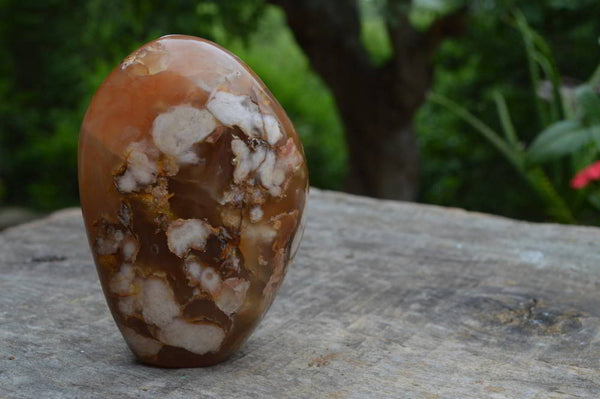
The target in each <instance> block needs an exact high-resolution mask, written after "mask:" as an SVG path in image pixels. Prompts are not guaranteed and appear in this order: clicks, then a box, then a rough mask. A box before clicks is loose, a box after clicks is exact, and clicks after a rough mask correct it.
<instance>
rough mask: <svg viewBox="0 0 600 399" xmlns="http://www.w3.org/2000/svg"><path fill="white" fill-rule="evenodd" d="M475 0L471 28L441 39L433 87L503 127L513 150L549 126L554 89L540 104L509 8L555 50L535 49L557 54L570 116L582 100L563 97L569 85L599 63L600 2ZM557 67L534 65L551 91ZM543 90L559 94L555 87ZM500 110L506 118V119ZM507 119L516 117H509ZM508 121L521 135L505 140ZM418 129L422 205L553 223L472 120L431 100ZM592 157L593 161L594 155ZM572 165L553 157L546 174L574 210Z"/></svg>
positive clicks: (494, 126)
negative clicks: (469, 122)
mask: <svg viewBox="0 0 600 399" xmlns="http://www.w3.org/2000/svg"><path fill="white" fill-rule="evenodd" d="M559 3H560V4H559ZM468 4H470V9H471V17H470V19H469V23H468V25H467V27H468V30H467V32H466V33H465V35H464V36H462V37H460V38H458V39H456V40H447V41H446V42H444V43H443V44H442V47H441V48H440V50H439V51H438V53H437V55H436V63H435V65H436V69H435V84H434V87H433V89H432V91H433V92H435V93H437V94H441V95H443V96H444V97H446V98H452V99H453V100H454V101H455V102H456V103H458V104H460V106H461V107H463V108H464V109H468V110H469V111H470V112H471V113H473V114H476V115H477V116H478V119H479V120H481V121H486V125H487V126H488V127H489V128H490V129H491V130H493V131H494V132H501V133H500V134H499V137H504V139H505V140H506V141H507V142H508V143H510V146H511V148H525V143H531V142H532V141H533V139H534V138H535V137H536V135H537V133H538V132H540V131H541V130H543V129H544V128H545V127H546V126H545V125H543V124H542V123H541V122H540V118H538V117H537V115H538V108H539V107H544V109H545V110H547V111H545V113H546V114H548V115H549V116H550V117H552V115H553V111H552V108H551V107H555V109H556V107H557V105H556V104H551V103H550V102H549V101H548V99H552V97H554V96H555V94H548V93H545V94H544V98H546V99H545V100H541V105H540V104H538V100H539V99H540V98H539V96H538V95H537V94H538V93H536V91H535V90H532V85H531V79H532V77H531V71H530V69H529V68H528V66H527V65H528V64H527V57H528V53H527V51H526V49H525V48H526V47H525V45H524V40H523V35H522V33H521V32H520V31H519V28H518V26H517V24H516V21H515V20H514V18H511V16H510V11H512V10H514V9H515V6H518V7H519V8H520V9H521V10H522V12H523V14H524V16H525V18H526V20H527V21H528V22H529V23H530V24H531V25H532V26H533V28H534V29H535V31H537V32H539V35H535V34H534V39H535V36H539V37H544V38H545V39H546V42H547V47H548V48H549V49H550V50H551V51H550V52H548V51H547V49H544V48H543V45H542V46H541V47H536V52H537V53H538V55H539V54H540V53H541V54H553V55H554V56H555V57H556V58H555V65H556V69H557V70H560V71H561V73H562V76H561V77H560V79H561V81H562V82H561V83H562V84H563V87H562V88H561V94H562V97H563V100H564V101H563V105H562V106H561V108H562V109H563V112H564V114H565V115H567V116H568V114H569V112H572V110H571V109H570V108H572V107H570V104H571V103H574V102H575V100H573V99H572V98H570V97H569V96H567V95H566V94H565V92H564V88H565V87H571V86H573V84H574V83H575V84H578V83H580V82H582V81H585V80H586V79H587V78H588V77H589V76H590V74H592V72H593V71H594V68H595V67H596V66H597V65H598V62H599V61H600V60H599V52H598V37H599V36H600V24H598V23H597V18H595V17H592V15H599V14H600V3H598V2H595V1H583V0H582V1H578V0H576V1H573V2H570V1H565V2H562V3H561V2H552V3H550V2H546V1H541V0H535V1H523V0H514V1H488V2H470V3H468ZM535 40H537V39H535ZM535 40H534V41H535ZM534 45H536V46H537V44H536V43H534ZM552 69H553V68H547V67H546V68H539V67H538V69H536V73H538V72H539V74H540V79H541V80H542V81H545V82H544V84H543V85H542V86H543V87H546V88H547V87H548V86H549V85H548V84H549V83H550V82H552V78H550V77H548V76H546V74H547V73H548V71H549V70H552ZM565 85H566V86H565ZM546 91H550V92H551V93H552V92H553V91H554V90H553V88H552V87H551V83H550V88H549V89H546ZM571 91H572V90H571ZM499 98H501V99H500V100H498V99H499ZM499 101H500V102H503V103H504V104H499ZM503 106H504V107H505V109H504V110H502V107H503ZM502 114H504V117H499V116H501V115H502ZM555 114H556V113H555ZM507 115H510V117H509V118H508V119H507V118H506V116H507ZM558 115H560V114H559V113H558ZM507 120H508V121H509V122H510V125H512V126H515V127H516V128H514V131H515V132H518V133H519V137H518V138H515V137H512V138H511V139H508V138H507V137H508V136H510V135H511V133H510V132H507V130H506V122H507ZM557 120H558V119H557ZM551 121H552V120H551ZM416 126H417V130H418V133H419V138H420V141H421V148H422V159H423V174H422V194H421V200H422V201H424V202H429V203H435V204H440V205H451V206H459V207H463V208H467V209H473V210H478V211H483V212H490V213H496V214H501V215H506V216H510V217H515V218H522V219H528V220H538V221H543V220H548V219H549V217H548V213H547V209H546V208H544V207H542V206H540V204H539V202H540V200H539V198H538V197H536V196H532V195H530V194H529V193H530V192H531V186H530V184H529V183H528V180H527V179H523V178H518V176H517V175H516V174H515V169H514V166H513V164H512V163H507V162H506V161H505V157H504V156H503V155H502V153H501V152H498V150H497V149H495V148H494V147H492V146H489V144H488V143H486V142H484V141H482V140H481V138H480V137H479V136H478V135H476V134H475V135H474V134H472V127H469V126H467V125H466V124H465V121H464V119H463V118H462V117H461V116H459V115H457V114H456V113H454V112H449V111H447V110H445V109H441V108H440V107H439V106H436V105H435V104H434V101H433V100H429V101H428V102H427V103H426V104H425V105H424V106H423V107H422V108H421V109H420V111H419V114H418V115H417V119H416ZM513 134H514V132H513ZM585 155H586V158H585V159H587V160H589V159H590V158H589V154H585ZM580 159H581V160H582V159H583V156H582V158H577V162H583V161H580ZM571 162H574V161H569V160H564V159H561V160H559V161H557V162H553V163H552V165H548V166H547V167H546V169H547V171H546V173H547V174H548V176H547V177H548V180H549V181H550V182H551V183H552V185H553V186H555V187H556V191H557V192H559V193H561V196H563V194H562V193H567V194H566V195H565V201H567V202H568V203H569V204H573V205H574V206H575V207H577V206H578V205H577V204H578V202H579V201H580V199H579V196H578V195H575V194H573V193H571V190H570V188H569V186H568V181H569V179H570V177H571V176H572V175H571V173H572V170H573V166H572V165H570V163H571ZM584 165H585V164H584ZM584 165H580V166H584ZM584 213H585V212H584V211H583V210H581V211H578V215H579V218H580V220H582V221H584V222H588V223H589V222H593V221H594V219H591V218H587V217H586V216H585V215H584Z"/></svg>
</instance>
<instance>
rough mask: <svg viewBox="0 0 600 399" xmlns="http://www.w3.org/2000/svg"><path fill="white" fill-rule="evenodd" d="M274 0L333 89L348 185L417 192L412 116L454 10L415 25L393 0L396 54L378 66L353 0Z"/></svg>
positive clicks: (378, 193) (404, 196) (411, 195)
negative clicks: (421, 27)
mask: <svg viewBox="0 0 600 399" xmlns="http://www.w3.org/2000/svg"><path fill="white" fill-rule="evenodd" d="M271 2H272V3H273V4H277V5H280V6H281V7H282V8H283V10H284V12H285V13H286V17H287V22H288V25H289V27H290V28H291V30H292V32H293V33H294V37H295V38H296V41H297V42H298V44H299V45H300V47H301V48H302V49H303V51H304V52H305V54H306V55H307V57H308V59H309V60H310V63H311V65H312V67H313V68H314V69H315V71H316V72H317V73H318V74H319V75H320V76H321V77H322V79H323V80H324V81H325V83H326V84H327V85H328V86H329V88H330V89H331V91H332V93H333V96H334V98H335V101H336V104H337V107H338V109H339V111H340V116H341V118H342V121H343V123H344V127H345V133H346V141H347V145H348V153H349V163H350V165H349V166H350V168H349V170H350V171H349V175H348V179H347V188H348V189H349V191H352V192H355V193H358V194H363V195H368V196H372V197H379V198H389V199H398V200H414V199H415V198H416V196H417V190H418V180H419V179H418V177H419V151H418V145H417V139H416V136H415V133H414V129H413V125H412V119H413V116H414V114H415V112H416V111H417V110H418V108H419V106H420V105H421V104H422V103H423V101H424V100H425V96H426V93H427V90H428V89H429V87H430V85H431V80H432V67H431V56H432V54H433V50H434V49H435V47H436V46H437V44H438V43H439V42H440V41H441V39H442V38H443V37H444V36H447V35H451V34H453V33H454V31H455V30H456V29H455V28H456V25H457V21H456V20H455V19H456V15H455V14H451V15H449V16H446V17H444V18H441V19H440V20H439V21H436V22H435V23H434V24H433V25H432V26H431V27H430V29H429V30H428V31H426V32H418V31H416V30H415V29H413V28H412V26H411V25H410V23H409V22H408V17H407V16H406V7H400V8H398V10H401V11H397V10H394V9H393V8H390V10H389V12H390V13H391V14H390V15H389V16H388V33H389V36H390V40H391V42H392V47H393V56H392V57H391V59H390V60H389V62H388V63H387V64H386V65H384V66H380V67H377V66H374V65H373V64H372V63H371V62H370V59H369V55H368V53H367V51H366V49H365V48H364V46H363V45H362V43H361V40H360V16H359V10H358V6H357V2H356V0H327V1H323V0H282V1H274V0H272V1H271ZM461 14H462V11H461ZM449 26H450V27H451V28H452V29H451V28H449Z"/></svg>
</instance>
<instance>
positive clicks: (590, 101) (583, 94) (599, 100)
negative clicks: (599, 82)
mask: <svg viewBox="0 0 600 399" xmlns="http://www.w3.org/2000/svg"><path fill="white" fill-rule="evenodd" d="M575 96H576V97H577V105H578V106H579V112H580V115H579V117H580V118H581V119H582V120H583V122H584V123H585V124H591V125H592V124H597V123H600V96H598V95H597V94H596V93H595V92H594V90H593V89H592V88H591V87H590V86H589V85H583V86H580V87H579V88H578V89H577V91H576V92H575Z"/></svg>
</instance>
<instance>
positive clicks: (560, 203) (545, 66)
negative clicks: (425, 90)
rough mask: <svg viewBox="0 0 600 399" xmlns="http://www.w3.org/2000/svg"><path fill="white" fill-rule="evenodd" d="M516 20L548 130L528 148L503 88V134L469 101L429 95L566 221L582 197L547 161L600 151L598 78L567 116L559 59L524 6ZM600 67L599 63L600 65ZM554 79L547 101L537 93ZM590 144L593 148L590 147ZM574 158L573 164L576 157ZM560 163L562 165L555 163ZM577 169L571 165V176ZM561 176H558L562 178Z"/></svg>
mask: <svg viewBox="0 0 600 399" xmlns="http://www.w3.org/2000/svg"><path fill="white" fill-rule="evenodd" d="M514 16H515V22H516V23H515V25H516V26H517V28H518V30H519V32H520V34H521V36H522V37H523V41H524V44H525V49H526V54H527V61H528V64H529V75H530V78H531V82H532V86H533V87H534V91H533V92H534V96H535V102H536V106H537V116H538V118H539V120H540V123H541V124H542V126H543V127H544V130H543V131H542V132H541V133H539V134H538V135H537V136H536V137H535V138H534V140H533V142H532V144H531V145H530V147H529V148H528V149H525V148H524V147H523V146H522V145H521V144H520V143H519V139H518V136H517V131H516V129H515V127H514V126H513V124H512V120H511V118H510V113H509V111H508V107H507V104H506V102H505V100H504V97H502V95H501V94H499V93H498V92H496V93H495V101H496V106H497V110H498V116H499V118H500V121H501V125H502V129H503V132H504V138H502V137H501V136H500V135H499V134H498V133H497V132H496V131H494V130H493V129H492V128H490V127H489V126H488V125H486V124H485V123H484V122H482V121H481V120H480V119H478V118H477V117H475V116H474V115H473V114H471V113H470V112H469V111H467V110H466V109H465V108H464V107H461V106H460V105H458V104H457V103H455V102H453V101H451V100H449V99H448V98H446V97H444V96H442V95H439V94H431V95H430V99H431V100H432V101H434V102H436V103H438V104H440V105H442V106H444V107H446V108H447V109H448V110H450V111H451V112H453V113H454V114H455V115H456V116H458V117H459V118H461V119H463V120H464V121H465V122H466V123H468V124H469V125H471V126H472V127H473V128H474V129H475V130H476V131H477V132H478V133H480V134H481V136H483V137H484V138H485V139H486V140H488V141H489V142H490V143H491V144H492V145H493V146H495V147H496V148H497V149H498V151H499V152H500V153H501V154H502V155H503V156H504V157H505V158H506V160H507V161H508V162H509V163H510V164H511V165H512V166H513V168H514V169H515V170H516V171H517V172H518V173H519V174H520V175H521V176H522V177H523V178H524V180H525V181H526V182H527V183H528V184H529V185H530V187H531V188H532V189H533V190H534V191H535V192H537V194H538V196H539V198H540V200H541V201H542V202H543V203H544V205H545V209H546V213H547V215H548V217H550V218H552V219H553V220H556V221H558V222H563V223H574V222H576V218H575V216H574V214H575V211H578V209H576V208H577V207H576V205H577V203H569V202H567V201H566V200H565V198H567V197H569V193H568V192H563V193H559V191H558V190H557V189H556V187H555V184H553V182H551V180H550V179H549V178H548V175H547V173H546V171H545V170H544V169H543V168H542V166H541V165H542V164H543V163H545V162H548V161H551V160H554V161H555V160H557V159H558V158H561V157H565V156H567V155H568V156H572V157H573V158H574V159H581V150H582V149H586V150H587V151H586V153H587V154H588V155H589V154H591V155H592V156H593V157H598V155H600V146H597V143H600V124H598V121H599V120H600V97H599V95H598V94H597V93H596V92H595V88H594V83H595V79H596V75H597V74H594V77H593V78H592V80H591V81H590V82H588V83H585V84H583V85H580V86H579V87H578V88H577V89H576V90H575V96H574V97H575V103H574V107H575V109H576V111H575V112H570V113H569V114H570V115H574V117H573V119H564V120H562V119H561V118H563V115H564V112H563V109H562V107H563V104H564V103H563V99H562V95H561V92H560V78H559V74H558V70H557V68H556V65H555V63H554V59H553V56H552V52H551V51H550V47H549V46H548V44H547V43H546V42H545V40H544V39H543V38H542V37H541V36H540V35H539V34H538V33H537V32H535V31H534V30H533V29H531V27H530V26H529V24H528V23H527V21H526V19H525V16H524V15H523V14H522V13H521V12H520V11H515V12H514ZM598 71H600V66H599V67H598ZM544 78H545V79H547V80H549V81H550V82H551V85H552V92H551V99H550V101H548V103H544V102H543V101H542V100H541V98H540V96H539V95H538V89H539V88H540V87H541V86H542V81H543V79H544ZM589 150H591V151H589ZM572 164H574V163H573V162H572ZM554 166H555V168H556V166H557V165H554ZM575 172H576V170H574V171H573V170H572V171H571V176H572V175H573V174H574V173H575ZM557 180H558V179H557ZM559 184H560V185H561V186H563V187H565V186H566V187H568V180H567V182H564V181H560V180H559ZM594 199H595V197H591V198H590V203H591V204H592V205H595V201H594Z"/></svg>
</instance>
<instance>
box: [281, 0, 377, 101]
mask: <svg viewBox="0 0 600 399" xmlns="http://www.w3.org/2000/svg"><path fill="white" fill-rule="evenodd" d="M270 3H271V4H276V5H279V6H281V7H282V9H283V10H284V12H285V14H286V17H287V22H288V25H289V27H290V28H291V29H292V32H293V33H294V36H295V38H296V41H297V42H298V44H299V45H300V47H301V48H302V49H303V51H304V53H305V54H306V55H307V57H308V59H309V60H310V62H311V64H312V66H313V68H314V69H315V70H316V71H317V73H319V75H321V77H322V78H323V79H324V80H325V82H326V83H327V85H328V86H329V87H330V88H331V89H332V90H333V92H334V94H336V97H337V95H341V94H342V93H345V92H346V91H347V87H345V86H347V85H348V84H349V83H351V82H356V83H357V84H360V82H362V81H364V79H365V77H366V76H369V75H373V74H374V72H375V68H374V67H373V66H372V65H371V62H370V59H369V55H368V53H367V51H366V49H365V48H364V46H363V44H362V43H361V41H360V15H359V11H358V5H357V2H356V0H327V1H323V0H302V1H298V0H281V1H273V0H270Z"/></svg>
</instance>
